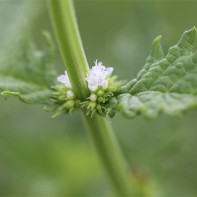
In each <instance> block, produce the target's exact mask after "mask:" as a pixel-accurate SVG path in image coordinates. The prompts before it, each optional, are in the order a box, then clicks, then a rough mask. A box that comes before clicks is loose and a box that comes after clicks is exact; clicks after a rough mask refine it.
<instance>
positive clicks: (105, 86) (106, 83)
mask: <svg viewBox="0 0 197 197" xmlns="http://www.w3.org/2000/svg"><path fill="white" fill-rule="evenodd" d="M107 87H108V81H107V80H104V82H103V89H106V88H107Z"/></svg>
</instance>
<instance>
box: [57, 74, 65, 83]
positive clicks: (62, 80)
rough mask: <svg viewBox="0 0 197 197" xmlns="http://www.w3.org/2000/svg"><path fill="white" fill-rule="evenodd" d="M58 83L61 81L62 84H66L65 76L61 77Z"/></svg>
mask: <svg viewBox="0 0 197 197" xmlns="http://www.w3.org/2000/svg"><path fill="white" fill-rule="evenodd" d="M57 81H59V82H60V83H64V82H65V76H64V75H61V76H59V77H58V78H57Z"/></svg>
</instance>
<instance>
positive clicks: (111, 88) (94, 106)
mask: <svg viewBox="0 0 197 197" xmlns="http://www.w3.org/2000/svg"><path fill="white" fill-rule="evenodd" d="M115 80H116V76H113V77H109V78H108V87H107V88H103V87H102V86H100V87H99V88H98V89H97V90H96V91H94V92H91V94H90V96H89V97H88V98H87V99H86V101H84V102H81V103H80V108H81V109H83V110H84V111H85V112H86V115H87V116H91V117H93V116H94V114H95V113H98V114H99V115H101V116H106V115H109V116H110V117H112V116H114V114H115V111H116V110H115V111H114V108H116V106H115V105H114V103H116V102H115V101H114V99H112V98H113V97H114V93H115V91H116V89H117V87H119V86H120V85H121V84H122V82H121V81H119V82H116V81H115ZM115 100H116V99H115ZM112 101H113V102H112ZM112 104H113V107H112ZM112 111H113V112H112Z"/></svg>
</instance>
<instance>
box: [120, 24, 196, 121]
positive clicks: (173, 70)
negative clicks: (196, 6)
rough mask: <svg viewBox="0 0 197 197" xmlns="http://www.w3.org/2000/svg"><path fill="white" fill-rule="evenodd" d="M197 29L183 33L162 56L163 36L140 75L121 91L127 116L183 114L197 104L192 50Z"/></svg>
mask: <svg viewBox="0 0 197 197" xmlns="http://www.w3.org/2000/svg"><path fill="white" fill-rule="evenodd" d="M196 34H197V31H196V28H195V27H194V28H192V29H191V30H189V31H186V32H184V34H183V35H182V37H181V39H180V41H179V42H178V44H177V45H175V46H173V47H171V48H170V49H169V50H168V53H167V55H166V56H165V57H164V58H163V52H162V48H161V45H160V38H161V37H158V38H156V39H155V40H154V41H153V45H152V51H151V54H150V56H149V57H148V58H147V61H146V64H145V66H144V68H143V69H142V70H141V71H140V72H139V73H138V75H137V78H136V79H134V80H132V81H131V82H129V83H127V84H125V85H123V86H122V87H121V88H119V90H118V92H117V93H118V94H119V95H118V96H117V98H118V108H119V110H120V111H121V112H122V113H123V114H124V115H125V116H127V117H131V118H132V117H135V116H136V115H138V114H142V115H144V116H146V117H156V116H157V115H158V114H159V113H161V112H165V113H167V114H171V115H180V114H181V113H182V112H183V111H186V110H188V109H193V108H196V107H197V52H195V53H193V47H194V43H195V38H196Z"/></svg>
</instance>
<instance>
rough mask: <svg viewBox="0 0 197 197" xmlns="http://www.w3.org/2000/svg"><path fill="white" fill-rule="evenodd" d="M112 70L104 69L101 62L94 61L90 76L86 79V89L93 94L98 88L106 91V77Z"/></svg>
mask: <svg viewBox="0 0 197 197" xmlns="http://www.w3.org/2000/svg"><path fill="white" fill-rule="evenodd" d="M113 70H114V69H113V68H112V67H109V68H106V67H105V66H104V65H103V63H102V62H98V61H97V60H96V61H95V66H93V67H92V69H91V70H90V74H89V75H88V77H87V78H86V80H87V82H88V88H89V89H90V90H91V91H92V92H94V91H96V90H97V89H98V87H102V88H103V89H106V88H107V87H108V80H107V77H108V76H109V75H110V74H111V73H112V72H113Z"/></svg>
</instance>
